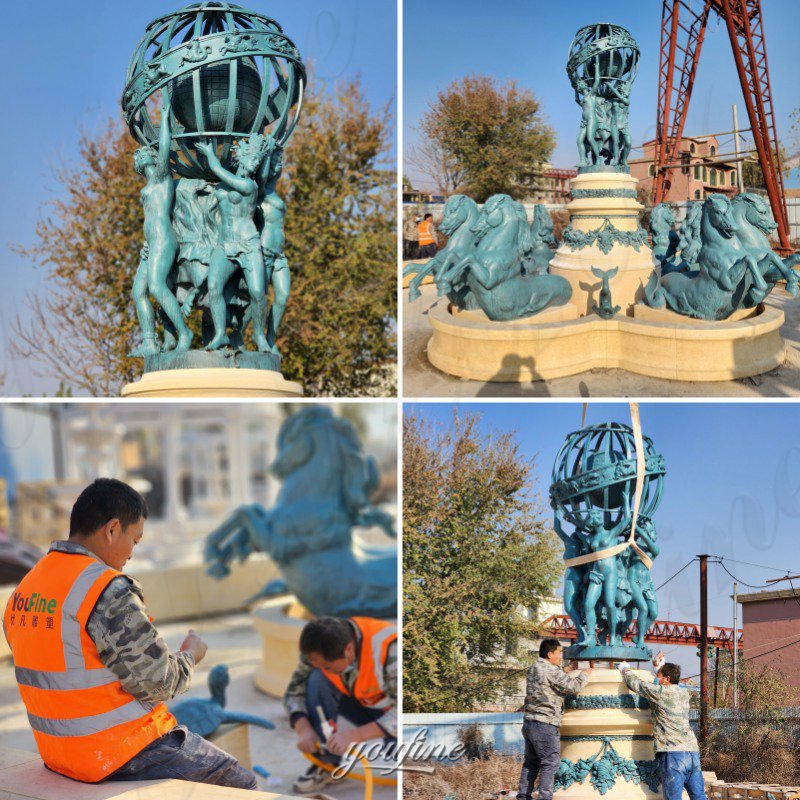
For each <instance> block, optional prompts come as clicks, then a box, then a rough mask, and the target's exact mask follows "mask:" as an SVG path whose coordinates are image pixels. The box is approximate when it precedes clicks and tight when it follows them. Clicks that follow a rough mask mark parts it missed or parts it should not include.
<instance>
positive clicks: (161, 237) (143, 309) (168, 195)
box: [133, 97, 192, 356]
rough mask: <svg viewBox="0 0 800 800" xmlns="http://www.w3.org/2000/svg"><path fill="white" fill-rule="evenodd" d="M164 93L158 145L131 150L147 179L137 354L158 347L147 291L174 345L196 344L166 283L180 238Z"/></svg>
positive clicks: (136, 297)
mask: <svg viewBox="0 0 800 800" xmlns="http://www.w3.org/2000/svg"><path fill="white" fill-rule="evenodd" d="M162 99H163V102H162V107H161V127H160V129H159V136H158V149H157V150H156V149H154V148H152V147H142V148H140V149H139V150H137V151H136V153H135V154H134V156H133V166H134V169H135V170H136V171H137V172H138V173H140V174H143V175H144V176H145V178H146V180H147V183H146V184H145V186H144V188H143V189H142V192H141V196H142V207H143V208H144V238H145V244H144V247H142V253H141V261H140V262H139V268H138V269H137V270H136V277H135V278H134V281H133V302H134V305H135V306H136V316H137V317H138V319H139V327H140V328H141V330H142V344H141V346H140V347H138V348H136V350H135V351H134V353H133V355H137V356H146V355H153V354H155V353H158V352H159V350H160V348H159V347H158V345H157V344H156V332H155V317H154V314H153V306H152V304H151V303H150V299H149V297H148V296H147V295H148V292H149V294H150V295H151V296H152V297H153V298H155V300H156V302H157V303H158V304H159V305H160V306H161V310H162V312H163V313H164V314H165V315H166V317H167V319H168V320H169V322H170V323H171V325H172V327H173V328H174V330H175V331H176V332H177V334H178V339H177V343H176V345H175V350H176V351H177V352H184V351H186V350H188V349H189V347H190V346H191V344H192V332H191V331H190V330H189V328H188V326H187V325H186V322H185V321H184V319H183V315H182V313H181V307H180V304H179V303H178V300H177V298H176V297H175V295H174V294H173V293H172V291H171V290H170V288H169V286H168V284H167V280H168V278H169V276H170V272H171V271H172V267H173V265H174V264H175V256H176V255H177V253H178V240H177V238H176V237H175V232H174V231H173V230H172V221H171V215H172V208H173V205H174V203H175V185H174V183H173V181H172V175H171V174H170V170H169V148H170V139H171V131H170V125H169V104H168V103H167V101H166V97H164V98H162Z"/></svg>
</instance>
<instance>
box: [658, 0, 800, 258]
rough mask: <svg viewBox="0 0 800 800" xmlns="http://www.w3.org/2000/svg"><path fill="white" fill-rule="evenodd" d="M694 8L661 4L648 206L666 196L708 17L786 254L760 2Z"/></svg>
mask: <svg viewBox="0 0 800 800" xmlns="http://www.w3.org/2000/svg"><path fill="white" fill-rule="evenodd" d="M698 8H699V10H693V9H692V8H691V6H690V5H689V3H688V2H687V0H664V5H663V6H662V10H661V57H660V60H659V69H658V118H657V122H656V147H655V162H654V166H655V184H654V188H653V203H661V202H663V201H664V200H665V199H666V197H667V193H668V192H669V187H670V180H671V178H670V176H671V170H672V169H674V166H675V165H676V164H677V163H678V160H679V159H678V148H679V146H680V141H681V138H682V137H683V129H684V125H685V124H686V112H687V111H688V109H689V100H690V99H691V96H692V88H693V86H694V79H695V76H696V75H697V64H698V62H699V60H700V51H701V50H702V47H703V39H704V37H705V33H706V26H707V23H708V17H709V15H710V14H711V13H712V12H713V13H715V14H717V15H718V16H719V17H720V18H721V19H722V21H723V22H724V23H725V25H726V27H727V29H728V36H729V37H730V40H731V48H732V50H733V57H734V60H735V62H736V70H737V72H738V73H739V82H740V84H741V87H742V94H743V95H744V103H745V106H746V107H747V116H748V118H749V120H750V129H751V131H752V133H753V139H754V141H755V146H756V152H757V154H758V163H759V165H760V166H761V171H762V172H763V173H764V181H765V183H766V187H767V195H768V196H769V203H770V206H771V207H772V214H773V216H774V217H775V222H777V223H778V237H779V240H780V248H781V250H784V251H787V252H788V251H791V249H792V248H791V245H790V243H789V219H788V215H787V213H786V202H785V199H784V191H783V176H782V174H781V157H780V149H779V147H778V136H777V132H776V129H775V111H774V109H773V106H772V90H771V89H770V85H769V68H768V66H767V46H766V43H765V41H764V25H763V21H762V14H761V0H702V2H701V3H700V5H699V6H698ZM682 13H683V18H681V14H682ZM740 189H741V187H740Z"/></svg>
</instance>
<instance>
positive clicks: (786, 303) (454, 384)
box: [402, 284, 800, 398]
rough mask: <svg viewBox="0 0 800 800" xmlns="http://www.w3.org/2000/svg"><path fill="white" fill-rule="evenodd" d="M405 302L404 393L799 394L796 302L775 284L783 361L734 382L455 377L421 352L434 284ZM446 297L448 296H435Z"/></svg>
mask: <svg viewBox="0 0 800 800" xmlns="http://www.w3.org/2000/svg"><path fill="white" fill-rule="evenodd" d="M421 288H422V296H421V297H420V298H419V299H418V300H415V301H414V302H413V303H409V302H408V289H404V290H403V296H402V309H403V312H402V313H403V396H404V397H405V398H413V397H741V398H761V397H797V396H798V395H800V303H798V302H797V300H796V299H795V298H792V297H790V296H789V295H788V294H787V293H786V292H785V291H783V289H782V288H781V287H778V288H777V289H776V290H775V291H774V292H773V293H772V294H771V295H770V297H769V298H768V301H767V302H768V304H769V305H772V306H774V307H776V308H780V309H781V310H782V311H783V312H784V314H785V316H786V322H785V323H784V324H783V327H782V328H781V334H782V336H783V338H784V340H785V341H786V361H785V362H784V364H783V365H782V366H781V367H779V368H778V369H775V370H772V371H771V372H768V373H766V374H765V375H759V376H757V377H754V378H744V379H741V380H735V381H709V382H703V383H699V382H698V383H688V382H684V381H669V380H665V379H662V378H648V377H647V376H645V375H635V374H633V373H631V372H625V371H624V370H620V369H593V370H589V371H587V372H582V373H580V374H578V375H571V376H569V377H566V378H557V379H555V380H551V381H535V382H528V383H494V382H488V381H487V382H483V381H472V380H467V379H464V378H457V377H454V376H452V375H447V374H446V373H444V372H440V371H439V370H437V369H436V368H435V367H433V366H431V364H430V363H429V362H428V358H427V356H426V354H425V350H426V348H427V345H428V339H429V338H430V336H431V328H430V324H429V322H428V311H429V310H430V308H432V307H433V306H434V305H435V304H436V303H437V298H436V287H435V286H434V285H432V284H430V285H427V286H423V287H421ZM438 302H446V300H438Z"/></svg>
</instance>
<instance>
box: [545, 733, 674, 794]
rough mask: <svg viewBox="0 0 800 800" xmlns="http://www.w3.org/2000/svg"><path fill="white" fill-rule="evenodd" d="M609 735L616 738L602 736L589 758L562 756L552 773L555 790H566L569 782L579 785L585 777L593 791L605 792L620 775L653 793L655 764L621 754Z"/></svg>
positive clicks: (656, 783)
mask: <svg viewBox="0 0 800 800" xmlns="http://www.w3.org/2000/svg"><path fill="white" fill-rule="evenodd" d="M612 738H613V739H615V740H617V739H619V737H610V736H604V737H603V738H602V739H601V740H600V741H601V745H600V749H599V750H598V751H597V752H596V753H595V754H594V755H593V756H592V757H591V758H581V759H578V761H577V762H574V761H572V760H571V759H569V758H562V759H561V763H560V764H559V767H558V771H557V772H556V778H555V789H556V790H559V789H568V788H569V787H570V786H572V784H573V783H578V784H581V783H584V782H585V781H586V780H587V779H588V781H589V783H591V784H592V786H594V788H595V790H596V791H598V792H599V793H600V794H605V793H606V792H607V791H608V790H609V789H611V788H612V787H613V786H614V783H615V782H616V780H617V778H624V779H625V780H626V781H628V782H632V783H635V784H638V783H644V784H646V785H647V786H649V787H650V789H651V790H652V791H654V792H657V791H658V787H659V786H660V785H661V776H660V773H659V767H658V763H657V762H656V761H655V760H653V759H635V760H634V759H630V758H625V757H624V756H621V755H620V754H619V753H618V752H617V751H616V750H615V749H614V745H613V744H612V743H611V742H612ZM648 738H649V737H648Z"/></svg>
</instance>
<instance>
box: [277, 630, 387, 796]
mask: <svg viewBox="0 0 800 800" xmlns="http://www.w3.org/2000/svg"><path fill="white" fill-rule="evenodd" d="M300 654H301V657H300V664H299V665H298V667H297V669H296V670H295V671H294V674H293V675H292V679H291V681H290V682H289V686H288V688H287V689H286V693H285V695H284V698H283V704H284V706H285V707H286V711H287V713H288V714H289V723H290V724H291V726H292V728H294V731H295V733H296V734H297V748H298V749H299V750H301V751H302V752H304V753H313V752H314V751H316V750H317V749H318V748H319V746H320V745H324V748H325V750H324V751H322V752H320V753H317V758H319V759H320V760H321V761H325V762H326V763H329V764H332V765H336V764H338V763H339V760H340V757H341V756H342V755H344V754H345V753H346V752H347V749H348V748H349V747H350V745H351V744H355V743H356V742H366V741H368V740H370V739H380V738H383V739H384V740H385V741H386V743H387V745H388V744H391V743H394V742H395V741H396V739H397V626H395V625H393V624H392V623H390V622H385V621H383V620H379V619H370V618H368V617H351V618H350V619H338V618H336V617H319V618H318V619H315V620H312V621H311V622H309V623H308V624H307V625H306V626H305V627H304V628H303V632H302V633H301V634H300ZM320 711H321V714H322V718H321V717H320ZM342 720H345V721H346V722H347V723H350V727H348V728H347V729H345V727H344V726H342V729H339V723H340V722H341V721H342ZM323 724H324V726H325V728H327V731H326V730H325V729H324V728H323ZM328 726H330V727H328ZM325 751H327V752H325ZM331 780H333V779H332V778H331V776H330V773H328V772H327V771H325V770H324V769H322V768H321V767H318V766H316V765H312V766H311V767H310V768H309V769H308V771H307V772H306V774H305V775H301V776H300V777H299V778H298V779H297V781H295V784H294V787H293V788H294V791H296V792H304V793H305V792H314V791H317V790H318V789H320V788H321V787H323V786H325V785H326V784H327V783H330V782H331Z"/></svg>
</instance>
